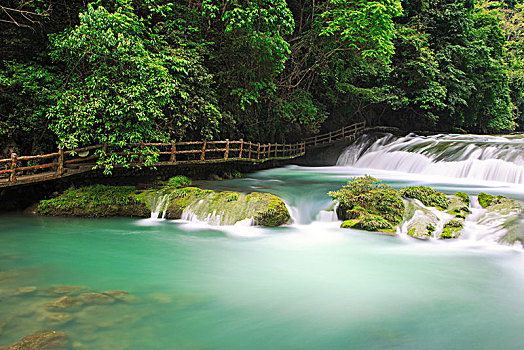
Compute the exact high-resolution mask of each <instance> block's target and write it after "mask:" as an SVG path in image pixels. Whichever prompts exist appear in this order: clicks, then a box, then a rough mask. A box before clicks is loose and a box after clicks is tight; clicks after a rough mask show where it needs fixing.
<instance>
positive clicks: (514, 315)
mask: <svg viewBox="0 0 524 350" xmlns="http://www.w3.org/2000/svg"><path fill="white" fill-rule="evenodd" d="M522 142H523V140H522V139H521V138H518V137H488V136H482V137H480V136H471V135H468V136H459V135H440V136H433V137H427V138H423V137H417V136H414V135H411V136H408V137H407V138H401V139H398V138H395V137H392V136H390V135H381V136H379V137H374V138H371V137H368V138H364V139H361V140H360V141H359V142H358V143H356V144H355V145H353V146H351V147H350V148H349V149H348V150H347V151H346V152H345V153H343V154H342V155H341V157H340V158H339V164H338V165H337V166H332V167H316V168H312V167H298V166H289V167H284V168H277V169H271V170H266V171H261V172H257V173H254V174H247V176H246V177H245V178H243V179H237V180H228V181H221V182H211V181H209V182H203V183H201V185H202V186H204V187H209V188H213V189H218V190H223V189H231V190H237V191H246V192H247V191H253V190H256V191H268V192H271V193H274V194H277V195H279V196H280V197H281V198H283V199H284V200H285V201H286V203H287V204H288V206H289V208H290V209H291V213H292V216H293V220H294V222H293V223H292V224H290V225H287V226H285V227H280V228H272V229H270V228H259V227H252V226H243V225H237V226H221V227H217V226H210V225H206V224H203V223H195V222H187V221H181V220H177V221H169V220H161V219H124V218H119V219H77V218H53V217H30V216H14V215H4V216H0V325H1V324H2V323H5V325H3V326H2V327H0V345H4V344H10V343H12V342H15V341H17V340H18V339H20V338H22V337H24V336H26V335H28V334H30V333H32V332H33V331H35V330H38V329H46V328H47V329H56V330H63V331H65V332H66V333H67V334H68V335H69V337H70V339H71V343H70V345H71V347H73V348H79V349H248V348H249V349H495V348H496V349H522V348H523V347H524V339H523V337H522V326H523V325H524V313H523V312H522V310H524V298H522V296H523V295H524V254H523V253H524V251H523V249H522V247H521V246H520V245H515V246H505V245H501V244H498V243H496V240H497V238H498V237H499V236H500V235H501V234H502V233H503V232H502V231H503V228H501V226H500V224H501V223H500V222H497V221H496V220H493V221H490V222H482V223H481V222H478V221H476V219H475V217H476V216H475V215H476V214H478V213H480V211H481V210H482V209H480V208H479V207H478V203H476V202H475V197H474V196H475V195H476V194H478V193H479V192H488V193H493V194H503V195H506V196H508V197H512V198H517V199H524V189H523V185H522V183H523V178H522V169H524V165H523V163H521V159H524V157H522V155H524V151H523V148H522V145H523V144H522ZM355 155H356V156H355ZM388 159H389V160H388ZM466 163H468V164H469V166H468V164H466ZM458 168H460V170H457V169H458ZM472 168H475V169H476V170H471V169H472ZM446 169H447V170H446ZM468 169H469V170H468ZM482 169H483V170H482ZM490 169H491V170H490ZM481 170H482V171H481ZM363 174H369V175H372V176H375V177H377V178H379V179H381V180H383V181H384V182H386V183H388V184H390V185H392V186H393V187H395V188H401V187H403V186H406V185H419V184H424V185H430V186H432V187H434V188H436V189H438V190H441V191H444V192H446V193H453V192H455V191H458V190H460V191H464V192H467V193H469V194H471V195H472V196H473V197H472V199H473V205H472V206H473V214H471V216H470V217H468V220H467V221H466V225H465V232H464V234H463V236H462V237H461V238H460V239H458V240H455V241H439V240H429V241H419V240H416V239H412V238H410V237H408V236H406V235H405V234H404V233H402V232H400V235H398V236H396V237H391V236H383V235H380V234H374V233H368V232H363V231H358V230H350V229H340V228H339V226H340V222H337V221H334V219H335V218H334V217H333V215H332V213H331V212H329V211H328V210H329V209H330V208H331V207H332V202H331V200H330V198H329V197H328V196H327V195H326V193H327V192H328V191H330V190H335V189H337V188H339V187H340V186H342V185H343V184H344V183H345V182H346V181H347V179H348V178H349V177H351V176H358V175H363ZM58 285H76V286H85V287H87V288H89V289H90V290H92V291H94V292H102V291H107V290H124V291H127V292H129V293H131V295H132V296H133V298H134V299H133V300H132V302H115V303H112V304H105V305H92V306H88V307H82V308H81V309H79V310H77V311H75V312H72V313H70V315H72V316H73V317H72V319H71V320H68V321H67V322H66V323H63V324H57V323H54V324H53V322H52V321H50V320H49V318H48V317H47V316H48V311H46V308H45V305H46V304H47V303H49V302H50V300H53V297H50V296H49V293H48V292H46V290H47V288H49V287H50V286H58ZM30 286H31V287H33V286H34V287H36V290H34V289H33V288H31V289H26V290H25V291H26V293H24V292H23V291H24V290H23V289H22V290H21V291H22V292H21V291H20V290H19V291H18V292H17V289H18V288H20V287H30ZM17 294H18V295H17ZM46 317H47V318H46Z"/></svg>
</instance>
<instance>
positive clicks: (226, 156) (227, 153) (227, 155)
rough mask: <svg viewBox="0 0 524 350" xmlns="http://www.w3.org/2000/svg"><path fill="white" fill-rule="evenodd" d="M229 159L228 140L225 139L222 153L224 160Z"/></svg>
mask: <svg viewBox="0 0 524 350" xmlns="http://www.w3.org/2000/svg"><path fill="white" fill-rule="evenodd" d="M228 158H229V139H226V153H224V159H228Z"/></svg>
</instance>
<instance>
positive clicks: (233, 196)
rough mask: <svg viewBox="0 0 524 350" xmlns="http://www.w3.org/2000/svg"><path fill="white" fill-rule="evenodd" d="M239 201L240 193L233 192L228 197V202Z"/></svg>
mask: <svg viewBox="0 0 524 350" xmlns="http://www.w3.org/2000/svg"><path fill="white" fill-rule="evenodd" d="M236 200H238V193H236V192H232V193H229V194H228V195H227V196H226V202H233V201H236Z"/></svg>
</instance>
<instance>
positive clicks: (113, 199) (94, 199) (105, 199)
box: [36, 185, 150, 217]
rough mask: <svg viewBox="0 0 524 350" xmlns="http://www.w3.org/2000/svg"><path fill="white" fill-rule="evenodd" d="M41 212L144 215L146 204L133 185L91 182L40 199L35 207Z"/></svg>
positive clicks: (77, 214)
mask: <svg viewBox="0 0 524 350" xmlns="http://www.w3.org/2000/svg"><path fill="white" fill-rule="evenodd" d="M36 212H37V213H38V214H42V215H63V216H83V217H104V216H122V215H124V216H138V217H147V216H149V214H150V212H149V210H148V208H147V206H146V205H145V204H144V203H143V202H141V201H140V200H139V199H137V197H136V193H135V187H131V186H120V187H119V186H104V185H94V186H88V187H81V188H78V189H75V188H69V189H68V190H66V191H65V192H64V193H62V194H61V195H59V196H57V197H55V198H52V199H49V200H43V201H41V202H40V203H39V204H38V207H37V209H36Z"/></svg>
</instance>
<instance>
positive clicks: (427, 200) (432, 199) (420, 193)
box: [400, 186, 449, 210]
mask: <svg viewBox="0 0 524 350" xmlns="http://www.w3.org/2000/svg"><path fill="white" fill-rule="evenodd" d="M400 195H401V196H402V197H404V198H413V199H418V200H419V201H421V202H422V204H424V205H425V206H428V207H436V208H439V209H442V210H443V209H446V208H447V207H448V206H449V201H448V199H447V198H446V195H445V194H444V193H441V192H437V191H435V190H434V189H432V188H431V187H427V186H410V187H406V188H403V189H401V190H400Z"/></svg>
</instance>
